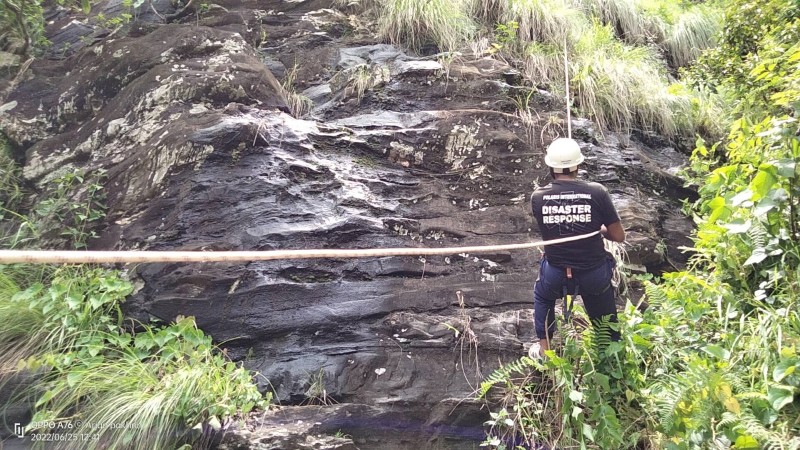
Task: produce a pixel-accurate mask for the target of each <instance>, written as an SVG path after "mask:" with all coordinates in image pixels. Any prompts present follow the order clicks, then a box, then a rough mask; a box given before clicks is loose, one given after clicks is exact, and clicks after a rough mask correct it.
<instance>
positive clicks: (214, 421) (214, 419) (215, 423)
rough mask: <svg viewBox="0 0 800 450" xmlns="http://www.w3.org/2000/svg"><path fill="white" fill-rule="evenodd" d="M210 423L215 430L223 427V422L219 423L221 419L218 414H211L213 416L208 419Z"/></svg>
mask: <svg viewBox="0 0 800 450" xmlns="http://www.w3.org/2000/svg"><path fill="white" fill-rule="evenodd" d="M208 425H209V426H210V427H211V428H212V429H214V430H215V431H216V430H219V429H220V428H222V424H221V423H219V419H217V416H211V418H210V419H208Z"/></svg>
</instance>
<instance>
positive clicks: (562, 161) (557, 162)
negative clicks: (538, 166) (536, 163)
mask: <svg viewBox="0 0 800 450" xmlns="http://www.w3.org/2000/svg"><path fill="white" fill-rule="evenodd" d="M582 162H583V154H582V153H581V148H580V146H578V143H577V142H575V140H574V139H567V138H558V139H556V140H555V141H553V142H552V143H551V144H550V145H549V146H548V147H547V154H546V155H545V156H544V163H545V164H547V165H548V166H550V167H552V168H553V169H555V170H554V172H555V173H566V172H574V171H576V170H578V164H580V163H582Z"/></svg>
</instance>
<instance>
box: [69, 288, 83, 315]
mask: <svg viewBox="0 0 800 450" xmlns="http://www.w3.org/2000/svg"><path fill="white" fill-rule="evenodd" d="M66 301H67V307H68V308H69V309H71V310H73V311H74V310H76V309H78V308H80V306H81V303H82V302H83V296H81V295H79V294H75V293H72V292H70V293H69V295H67V298H66Z"/></svg>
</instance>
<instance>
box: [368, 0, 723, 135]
mask: <svg viewBox="0 0 800 450" xmlns="http://www.w3.org/2000/svg"><path fill="white" fill-rule="evenodd" d="M373 10H374V11H375V14H376V16H377V18H378V22H379V27H378V28H379V31H380V34H381V36H382V37H383V38H385V39H386V40H388V41H390V42H392V43H395V44H398V45H403V46H406V47H408V48H410V49H412V50H416V51H418V50H420V49H421V48H423V47H425V46H435V47H437V48H438V49H439V50H440V51H448V52H451V51H454V50H458V49H460V48H464V47H466V46H467V43H468V41H469V40H470V39H471V38H472V37H473V36H477V35H484V36H485V35H491V36H492V38H493V41H494V42H491V43H490V45H489V48H488V50H487V52H486V53H487V54H492V55H497V56H500V57H502V58H505V59H506V60H507V61H509V62H510V63H512V64H515V65H517V66H518V67H520V68H521V69H523V71H524V73H525V75H526V77H527V78H528V79H529V80H530V82H531V83H532V84H534V85H545V86H547V87H548V88H549V89H550V90H551V91H554V92H557V93H562V92H564V91H565V89H564V88H565V85H564V83H565V77H564V75H565V73H564V71H565V70H568V71H569V77H570V80H571V81H570V90H571V92H572V93H573V94H574V95H573V97H572V98H571V99H570V100H571V102H573V103H574V106H575V108H576V109H577V112H578V113H579V114H581V115H584V116H588V117H590V118H592V119H594V120H595V121H597V122H598V125H600V127H601V128H602V129H613V130H619V131H624V132H630V131H631V130H634V129H638V130H643V131H645V132H657V133H659V134H662V135H664V136H667V137H670V138H676V139H677V138H692V137H693V136H694V135H695V134H696V133H702V134H703V135H704V136H707V137H710V138H713V139H716V138H719V137H720V136H721V135H720V134H717V133H721V131H722V129H724V128H725V127H726V125H725V116H721V115H718V114H715V113H716V112H718V111H717V107H718V105H719V103H720V99H719V98H718V96H717V95H716V94H715V93H711V91H695V90H694V87H696V86H695V85H692V87H688V86H686V85H683V84H679V83H677V80H676V79H675V78H674V73H675V71H676V69H678V68H681V67H685V66H687V65H688V64H690V63H691V62H693V61H694V60H695V59H696V58H697V57H698V56H699V54H700V53H701V52H702V51H703V50H705V49H707V48H711V47H713V46H714V45H715V44H716V42H717V38H718V36H719V34H720V24H721V20H720V18H721V16H722V14H721V13H720V10H719V8H718V7H717V6H715V3H702V4H691V3H689V2H685V3H684V2H678V1H668V0H656V1H644V0H603V1H601V0H581V1H577V0H576V1H570V0H491V1H471V2H468V1H461V0H435V1H418V0H382V1H380V2H377V3H374V6H373ZM473 18H476V20H473ZM481 27H484V28H483V30H481ZM564 52H566V53H567V58H568V64H567V65H566V66H565V64H564ZM476 56H477V55H476Z"/></svg>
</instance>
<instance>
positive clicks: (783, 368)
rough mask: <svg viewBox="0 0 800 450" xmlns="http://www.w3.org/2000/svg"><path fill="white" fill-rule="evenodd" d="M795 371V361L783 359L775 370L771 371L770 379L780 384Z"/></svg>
mask: <svg viewBox="0 0 800 450" xmlns="http://www.w3.org/2000/svg"><path fill="white" fill-rule="evenodd" d="M796 370H797V361H796V360H794V359H788V360H787V359H784V360H782V361H781V362H780V363H778V365H777V366H775V369H773V370H772V379H773V380H775V381H777V382H780V381H781V380H783V379H784V378H786V377H788V376H789V375H791V374H793V373H794V372H795V371H796Z"/></svg>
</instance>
